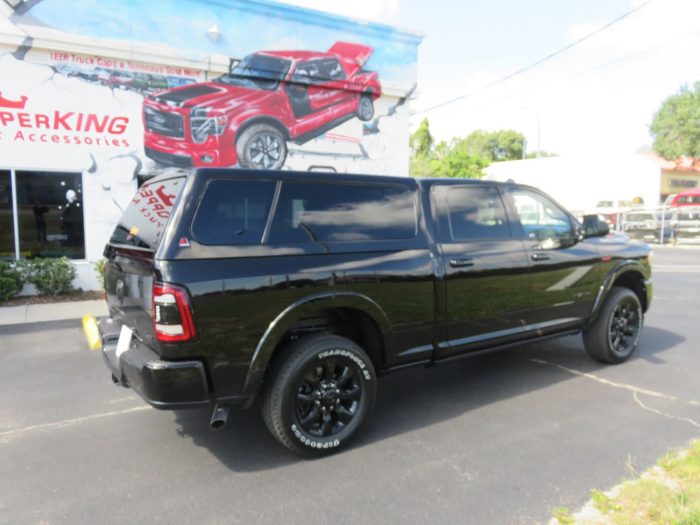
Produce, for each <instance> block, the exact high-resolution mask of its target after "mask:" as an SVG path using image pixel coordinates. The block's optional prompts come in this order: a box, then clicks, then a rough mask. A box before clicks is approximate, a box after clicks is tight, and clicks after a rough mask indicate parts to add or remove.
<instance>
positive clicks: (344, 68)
mask: <svg viewBox="0 0 700 525" xmlns="http://www.w3.org/2000/svg"><path fill="white" fill-rule="evenodd" d="M371 53H372V48H371V47H368V46H364V45H360V44H351V43H347V42H336V43H335V44H334V45H333V46H331V48H330V49H329V50H328V51H327V52H315V51H261V52H258V53H254V54H252V55H248V56H247V57H245V58H244V59H243V60H242V61H241V62H239V63H238V64H237V65H236V66H235V67H234V68H233V69H232V70H231V72H230V73H227V74H225V75H223V76H221V77H219V78H217V79H215V80H212V81H209V82H200V83H197V84H192V85H188V86H181V87H177V88H174V89H170V90H166V91H160V92H157V93H153V94H152V95H149V96H147V97H146V98H145V99H144V104H143V122H144V128H145V139H144V146H145V153H146V155H147V156H148V157H150V158H151V159H153V160H155V161H156V162H158V163H161V164H166V165H169V166H178V167H183V168H185V167H201V166H233V165H235V164H238V165H240V166H242V167H247V168H270V169H277V168H281V167H282V166H283V165H284V161H285V159H286V156H287V141H294V142H296V143H298V144H303V143H304V142H306V141H308V140H311V139H312V138H314V137H317V136H319V135H321V134H323V133H325V132H327V131H328V130H330V129H332V128H334V127H336V126H338V125H339V124H341V123H343V122H345V121H346V120H349V119H351V118H353V117H355V116H357V117H358V118H359V119H360V120H363V121H367V120H370V119H371V118H372V117H373V115H374V101H375V100H376V99H377V98H378V97H379V96H380V95H381V87H380V84H379V79H378V75H377V73H376V72H371V71H365V70H363V69H362V66H364V64H365V63H366V62H367V59H368V58H369V56H370V54H371Z"/></svg>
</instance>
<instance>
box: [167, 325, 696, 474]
mask: <svg viewBox="0 0 700 525" xmlns="http://www.w3.org/2000/svg"><path fill="white" fill-rule="evenodd" d="M683 341H685V338H684V337H682V336H679V335H678V334H675V333H673V332H669V331H668V330H664V329H661V328H656V327H649V326H647V327H646V328H645V330H644V333H643V336H642V340H641V341H640V346H639V348H638V349H637V352H636V353H635V355H634V357H633V358H632V359H631V360H630V362H634V361H635V360H640V359H641V360H646V361H648V362H650V363H652V364H658V365H661V364H663V363H664V362H665V361H664V359H663V358H662V357H661V354H662V353H663V352H665V351H667V350H669V349H672V348H673V347H675V346H676V345H678V344H680V343H682V342H683ZM552 365H561V366H564V367H567V368H571V369H575V370H577V371H580V372H591V373H596V372H597V371H602V369H604V368H606V365H603V364H600V363H597V362H595V361H593V360H592V359H591V358H590V357H589V356H588V354H586V353H585V351H584V348H583V342H582V340H581V338H580V336H571V337H564V338H561V339H554V340H552V341H548V342H542V343H531V344H525V345H522V346H518V347H514V348H511V349H509V350H505V351H503V352H497V353H492V354H486V355H482V356H475V357H473V358H471V359H462V360H456V361H452V362H449V363H444V364H440V365H437V366H435V367H433V368H432V369H430V370H425V369H424V368H423V367H416V368H414V369H408V370H405V371H402V372H397V373H395V374H392V375H389V376H386V377H384V378H382V379H381V380H380V381H379V388H378V395H377V404H376V406H375V409H374V412H373V414H372V415H371V418H370V422H369V424H368V425H367V427H366V429H365V430H364V432H363V433H362V435H361V436H359V437H358V439H357V440H356V441H355V442H354V443H353V444H352V445H351V446H350V447H349V448H348V449H347V450H346V451H344V452H341V454H353V453H355V452H357V451H358V450H359V449H362V448H363V447H365V446H371V445H372V444H373V443H375V442H378V441H382V440H384V439H389V438H392V437H394V436H397V435H401V434H403V433H406V432H411V431H413V430H416V429H420V428H423V427H429V426H431V425H434V424H437V423H440V422H443V421H446V420H449V419H451V418H455V417H458V416H461V415H464V414H465V413H468V412H470V411H472V410H475V409H479V408H483V407H485V406H488V405H491V404H494V403H497V402H499V401H503V400H507V399H511V398H516V397H518V396H521V395H524V394H527V393H530V392H534V391H537V390H541V389H546V388H549V387H551V386H553V385H556V384H558V383H561V382H564V381H568V380H570V379H574V378H576V377H578V376H576V375H574V374H572V373H570V372H567V371H566V370H563V369H561V368H559V367H557V366H552ZM638 386H643V385H638ZM210 416H211V412H210V411H209V410H183V411H178V412H175V419H176V423H177V425H178V433H179V434H180V436H181V437H183V438H186V439H191V440H192V442H193V443H194V444H195V445H197V446H200V447H204V448H206V449H208V450H209V451H210V452H211V453H212V454H214V456H216V457H217V458H218V459H219V460H220V461H221V462H222V463H224V464H225V465H226V466H228V467H229V468H230V469H231V470H233V471H236V472H255V471H261V470H269V469H274V468H279V467H283V466H285V465H289V464H293V463H297V462H300V461H304V460H302V459H300V458H298V457H297V456H295V455H293V454H291V453H290V452H287V451H286V449H284V448H283V447H282V446H281V445H279V444H278V443H277V441H276V440H275V439H274V438H273V437H272V436H271V435H270V434H269V432H268V431H267V428H266V427H265V424H264V422H263V420H262V417H261V415H260V407H259V403H256V404H255V405H254V406H253V407H252V408H251V409H250V410H242V409H233V410H232V411H231V413H230V415H229V419H228V423H227V425H226V426H225V427H224V428H223V429H222V430H219V431H217V432H213V431H211V430H210V429H209V418H210ZM465 439H466V437H465Z"/></svg>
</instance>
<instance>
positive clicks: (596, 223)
mask: <svg viewBox="0 0 700 525" xmlns="http://www.w3.org/2000/svg"><path fill="white" fill-rule="evenodd" d="M608 233H610V226H608V223H607V222H605V221H604V220H603V219H601V218H600V217H599V216H598V215H584V216H583V235H584V236H585V237H602V236H603V235H607V234H608Z"/></svg>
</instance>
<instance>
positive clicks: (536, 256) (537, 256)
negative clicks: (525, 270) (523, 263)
mask: <svg viewBox="0 0 700 525" xmlns="http://www.w3.org/2000/svg"><path fill="white" fill-rule="evenodd" d="M530 259H532V260H533V261H547V260H549V259H550V257H549V255H548V254H546V253H542V252H535V253H533V254H532V255H530Z"/></svg>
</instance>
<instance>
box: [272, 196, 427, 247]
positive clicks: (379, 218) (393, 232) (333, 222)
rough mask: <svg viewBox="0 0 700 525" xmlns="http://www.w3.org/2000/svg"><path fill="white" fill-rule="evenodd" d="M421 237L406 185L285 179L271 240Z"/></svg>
mask: <svg viewBox="0 0 700 525" xmlns="http://www.w3.org/2000/svg"><path fill="white" fill-rule="evenodd" d="M415 236H416V208H415V202H414V195H413V193H412V192H411V191H410V190H409V189H408V188H406V187H405V186H402V185H399V184H396V185H394V184H362V185H360V184H340V183H318V182H314V183H307V182H285V183H284V184H283V185H282V191H281V193H280V198H279V203H278V205H277V209H276V212H275V217H274V219H273V221H272V228H271V230H270V236H269V239H268V242H269V243H271V244H273V243H280V244H285V243H304V242H314V241H319V242H331V241H380V240H399V239H412V238H414V237H415Z"/></svg>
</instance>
